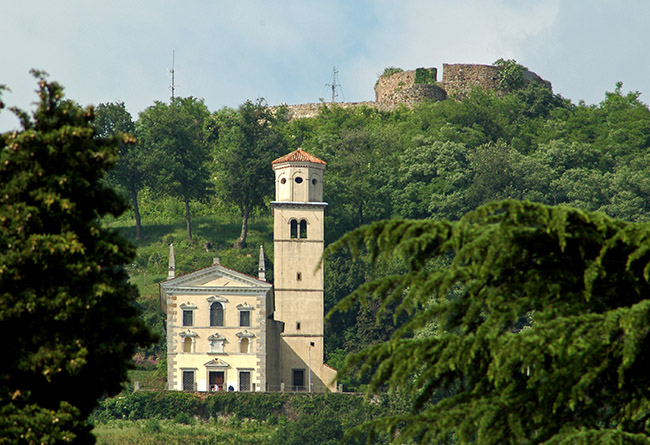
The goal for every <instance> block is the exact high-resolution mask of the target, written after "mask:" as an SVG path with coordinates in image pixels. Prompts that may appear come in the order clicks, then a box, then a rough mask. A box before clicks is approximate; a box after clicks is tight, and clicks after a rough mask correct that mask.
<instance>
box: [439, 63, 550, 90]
mask: <svg viewBox="0 0 650 445" xmlns="http://www.w3.org/2000/svg"><path fill="white" fill-rule="evenodd" d="M531 82H539V83H542V84H543V85H545V86H546V87H547V88H549V89H550V88H551V83H550V82H547V81H545V80H544V79H542V78H541V77H539V76H538V75H537V74H535V73H533V72H532V71H529V70H524V83H525V84H526V85H527V84H529V83H531ZM440 86H442V88H444V89H445V91H447V94H448V95H449V96H463V95H464V94H467V93H468V92H469V91H470V90H471V89H472V88H474V87H477V86H478V87H481V88H483V89H484V90H494V91H496V92H497V94H499V95H501V96H503V95H504V94H506V91H504V90H502V89H501V88H499V67H498V66H494V65H475V64H469V63H455V64H448V63H443V64H442V82H441V83H440Z"/></svg>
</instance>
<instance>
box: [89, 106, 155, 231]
mask: <svg viewBox="0 0 650 445" xmlns="http://www.w3.org/2000/svg"><path fill="white" fill-rule="evenodd" d="M95 128H96V130H97V136H98V137H102V138H108V137H111V136H116V135H120V134H124V135H125V134H129V135H132V134H134V133H135V125H134V123H133V119H132V118H131V114H130V113H129V112H128V111H127V109H126V107H125V106H124V102H120V103H106V104H99V105H98V106H97V107H96V108H95ZM118 153H119V158H118V160H117V163H116V164H115V168H114V169H112V170H110V171H109V172H108V183H109V184H110V185H111V186H113V187H116V188H119V189H122V190H123V192H124V194H125V195H126V196H127V198H128V199H129V201H130V202H131V205H132V206H133V214H134V218H135V237H136V239H138V240H141V239H142V221H141V218H140V207H139V206H138V193H139V192H140V190H142V188H143V187H144V184H145V176H146V171H147V170H146V169H145V168H144V162H145V160H144V159H143V153H142V148H141V147H140V146H139V145H136V144H133V143H128V144H126V143H123V142H120V145H119V149H118Z"/></svg>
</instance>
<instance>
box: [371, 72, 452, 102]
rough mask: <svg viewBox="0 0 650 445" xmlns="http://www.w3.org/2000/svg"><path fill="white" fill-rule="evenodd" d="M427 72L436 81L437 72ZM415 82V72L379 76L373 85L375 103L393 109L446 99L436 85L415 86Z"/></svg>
mask: <svg viewBox="0 0 650 445" xmlns="http://www.w3.org/2000/svg"><path fill="white" fill-rule="evenodd" d="M428 70H429V71H431V72H432V73H433V78H434V80H436V75H437V70H436V69H435V68H429V69H428ZM415 80H416V71H415V70H411V71H402V72H401V73H395V74H391V75H389V76H381V77H380V78H379V80H378V81H377V84H376V85H375V102H377V103H378V104H382V105H383V106H384V107H387V108H395V107H397V106H398V105H400V104H405V105H414V104H416V103H418V102H422V101H423V100H425V99H430V100H445V99H447V93H446V92H445V90H443V89H442V88H440V87H439V86H438V85H431V84H416V83H415Z"/></svg>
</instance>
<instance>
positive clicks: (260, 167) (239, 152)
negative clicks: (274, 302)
mask: <svg viewBox="0 0 650 445" xmlns="http://www.w3.org/2000/svg"><path fill="white" fill-rule="evenodd" d="M284 124H285V116H284V110H283V109H276V110H271V109H269V108H268V107H267V106H266V103H265V102H264V101H263V100H261V99H260V100H258V101H256V102H251V101H246V102H244V103H243V104H242V105H241V106H240V107H239V109H238V110H231V109H227V108H225V109H223V110H221V111H219V112H217V113H214V114H213V115H212V116H211V119H209V120H208V121H207V124H206V134H207V138H208V140H209V141H210V142H211V144H212V154H213V158H214V164H213V165H212V167H213V171H214V173H215V183H216V184H215V185H216V189H217V193H218V195H219V196H220V197H221V198H222V199H223V200H224V201H226V202H232V203H233V204H234V205H236V206H237V207H238V208H239V211H240V213H241V216H242V228H241V233H240V235H239V239H238V240H237V241H236V242H235V247H238V248H241V247H243V246H245V245H246V236H247V233H248V218H249V216H250V213H251V211H253V210H254V209H255V208H259V207H262V206H263V205H264V203H265V199H266V198H269V197H271V196H272V195H273V193H275V187H274V185H273V184H274V182H273V181H274V176H273V171H272V170H271V162H272V161H273V160H274V159H277V158H279V157H280V156H282V155H284V154H286V153H287V143H286V140H285V137H284V133H283V128H282V127H283V125H284Z"/></svg>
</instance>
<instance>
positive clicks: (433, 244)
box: [328, 201, 650, 444]
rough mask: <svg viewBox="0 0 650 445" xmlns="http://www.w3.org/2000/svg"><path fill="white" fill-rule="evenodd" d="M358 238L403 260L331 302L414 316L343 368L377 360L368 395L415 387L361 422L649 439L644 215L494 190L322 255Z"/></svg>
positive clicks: (378, 227)
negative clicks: (388, 412) (400, 403)
mask: <svg viewBox="0 0 650 445" xmlns="http://www.w3.org/2000/svg"><path fill="white" fill-rule="evenodd" d="M364 247H365V248H366V249H367V251H368V253H369V254H370V255H371V256H372V257H373V258H376V259H382V258H385V259H390V258H391V257H393V256H395V255H397V256H399V257H401V258H403V260H404V261H405V262H406V264H407V265H408V270H407V271H406V272H405V273H398V274H393V275H389V276H384V277H382V278H379V279H377V280H375V281H374V282H370V283H367V284H364V285H363V286H361V287H360V288H359V289H358V290H357V291H355V292H354V293H353V294H351V295H350V296H349V297H347V298H346V299H345V300H343V301H342V302H341V303H340V304H339V305H338V309H343V308H346V307H350V306H351V305H354V304H356V302H357V301H361V302H362V303H363V302H364V301H374V300H375V299H376V300H378V301H379V302H380V304H381V307H383V308H389V307H390V306H391V305H394V304H398V305H399V310H402V311H405V312H407V313H408V314H410V319H409V320H408V321H407V322H406V323H405V324H403V325H402V326H400V327H399V328H398V329H397V330H396V331H395V333H394V334H393V335H392V337H391V339H390V340H389V341H387V342H384V343H382V344H379V345H375V346H371V347H369V348H367V349H366V350H364V351H361V352H360V353H358V354H355V355H353V356H351V357H350V358H349V359H348V360H347V365H348V366H350V367H358V368H359V369H360V370H361V371H360V372H367V371H372V373H373V376H372V379H371V383H370V386H369V392H370V393H372V392H374V391H376V390H378V389H379V388H380V387H382V386H384V385H389V387H390V388H391V389H392V390H396V391H403V392H404V393H405V394H406V395H408V396H412V397H413V398H414V404H413V406H412V412H411V413H409V414H406V415H396V416H392V417H388V418H383V419H379V420H376V421H372V422H370V423H369V424H367V425H366V426H367V427H370V428H372V429H374V430H388V431H391V432H392V433H393V434H398V435H399V436H398V438H399V439H398V441H399V442H408V441H409V440H414V441H416V442H419V443H440V442H443V443H444V442H452V438H453V441H459V442H462V443H466V442H477V443H481V444H504V443H513V444H515V443H517V444H519V443H542V442H543V443H553V444H559V443H565V444H569V443H571V444H574V443H584V444H587V443H593V442H596V443H644V444H645V443H650V426H649V425H650V374H648V372H647V370H648V366H649V364H648V357H650V299H648V296H649V295H650V272H649V271H650V226H648V225H647V224H638V223H627V222H623V221H620V220H615V219H610V218H609V217H607V216H605V215H604V214H601V213H588V212H584V211H580V210H576V209H573V208H570V207H563V206H559V207H549V206H545V205H542V204H534V203H530V202H525V201H524V202H522V201H502V202H497V203H492V204H486V205H484V206H481V207H479V208H478V209H476V210H475V211H472V212H470V213H468V214H466V215H465V216H464V217H463V218H461V219H460V220H459V221H457V222H453V223H451V222H447V221H428V220H427V221H415V220H406V221H403V220H390V221H383V222H377V223H374V224H371V225H369V226H365V227H362V228H360V229H358V230H356V231H354V232H352V233H350V234H348V235H346V236H345V237H343V238H342V239H341V240H339V241H338V242H337V243H335V244H333V245H332V246H330V247H329V248H328V252H332V251H336V250H338V249H341V248H348V249H350V250H351V251H352V252H353V253H359V252H361V251H362V249H363V248H364ZM440 258H442V259H443V260H445V261H446V262H447V264H448V265H447V266H445V267H434V265H435V261H438V260H439V259H440ZM432 323H434V324H436V325H437V326H435V329H431V327H432ZM427 332H429V333H430V334H433V335H423V333H425V334H426V333H427Z"/></svg>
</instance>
